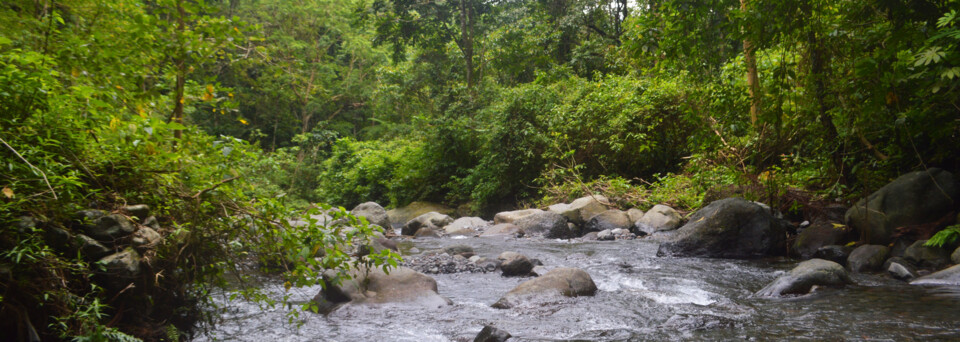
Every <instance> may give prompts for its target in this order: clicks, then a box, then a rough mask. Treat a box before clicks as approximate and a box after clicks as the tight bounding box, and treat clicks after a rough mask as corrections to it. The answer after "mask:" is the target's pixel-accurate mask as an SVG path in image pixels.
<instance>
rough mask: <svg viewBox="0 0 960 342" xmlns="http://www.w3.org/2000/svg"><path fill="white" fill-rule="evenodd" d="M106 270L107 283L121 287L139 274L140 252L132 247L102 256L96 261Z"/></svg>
mask: <svg viewBox="0 0 960 342" xmlns="http://www.w3.org/2000/svg"><path fill="white" fill-rule="evenodd" d="M98 263H100V264H102V265H103V266H104V268H105V270H106V277H104V278H105V279H108V280H107V281H108V283H109V285H112V286H114V287H122V286H125V285H126V284H128V283H130V281H131V280H132V279H134V278H136V277H138V276H140V254H138V253H137V251H135V250H133V248H127V249H125V250H123V251H122V252H119V253H115V254H111V255H108V256H106V257H103V258H102V259H100V261H98Z"/></svg>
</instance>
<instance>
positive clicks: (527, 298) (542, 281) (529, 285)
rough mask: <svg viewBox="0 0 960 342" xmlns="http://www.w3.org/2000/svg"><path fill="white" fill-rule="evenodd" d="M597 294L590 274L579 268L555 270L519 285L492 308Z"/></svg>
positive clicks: (507, 307)
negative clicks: (552, 298) (559, 297)
mask: <svg viewBox="0 0 960 342" xmlns="http://www.w3.org/2000/svg"><path fill="white" fill-rule="evenodd" d="M596 292H597V285H596V284H594V282H593V279H592V278H590V274H588V273H587V272H585V271H583V270H581V269H579V268H556V269H553V270H551V271H550V272H547V274H544V275H542V276H540V277H537V278H534V279H530V280H527V281H525V282H522V283H520V285H517V287H515V288H513V289H512V290H510V292H507V294H505V295H504V296H503V297H501V298H500V300H498V301H497V302H496V303H494V304H493V305H492V306H493V307H494V308H497V309H509V308H512V307H514V306H517V305H520V304H523V303H526V302H533V301H538V300H544V299H546V300H549V299H550V298H551V297H556V296H566V297H577V296H593V295H594V294H595V293H596Z"/></svg>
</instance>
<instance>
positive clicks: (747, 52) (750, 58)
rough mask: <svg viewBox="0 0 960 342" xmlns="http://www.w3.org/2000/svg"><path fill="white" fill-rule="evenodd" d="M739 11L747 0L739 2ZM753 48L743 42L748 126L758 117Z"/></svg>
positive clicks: (758, 85)
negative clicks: (748, 95)
mask: <svg viewBox="0 0 960 342" xmlns="http://www.w3.org/2000/svg"><path fill="white" fill-rule="evenodd" d="M740 10H741V11H746V10H747V0H740ZM754 50H755V47H754V46H753V43H752V42H750V40H749V39H744V40H743V60H744V62H745V63H746V64H747V87H748V91H749V92H750V124H751V125H753V126H756V125H757V120H758V118H759V117H760V95H761V94H760V78H759V77H758V76H757V57H756V55H755V54H754V52H755V51H754Z"/></svg>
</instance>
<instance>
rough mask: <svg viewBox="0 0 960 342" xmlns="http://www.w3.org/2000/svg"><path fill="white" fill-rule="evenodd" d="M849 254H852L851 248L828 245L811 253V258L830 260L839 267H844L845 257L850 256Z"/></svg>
mask: <svg viewBox="0 0 960 342" xmlns="http://www.w3.org/2000/svg"><path fill="white" fill-rule="evenodd" d="M850 252H853V247H847V246H840V245H828V246H823V247H820V248H819V249H817V251H816V252H814V253H813V257H814V258H817V259H824V260H830V261H833V262H835V263H838V264H841V265H846V264H847V257H848V256H849V255H850Z"/></svg>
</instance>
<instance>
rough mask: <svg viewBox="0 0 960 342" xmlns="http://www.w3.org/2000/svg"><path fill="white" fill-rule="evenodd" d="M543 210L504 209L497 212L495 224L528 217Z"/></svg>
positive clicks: (512, 221) (494, 218)
mask: <svg viewBox="0 0 960 342" xmlns="http://www.w3.org/2000/svg"><path fill="white" fill-rule="evenodd" d="M542 212H543V210H540V209H522V210H514V211H504V212H500V213H497V214H496V215H494V216H493V223H494V224H503V223H514V222H515V221H517V220H519V219H520V218H523V217H527V216H530V215H533V214H538V213H542Z"/></svg>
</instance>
